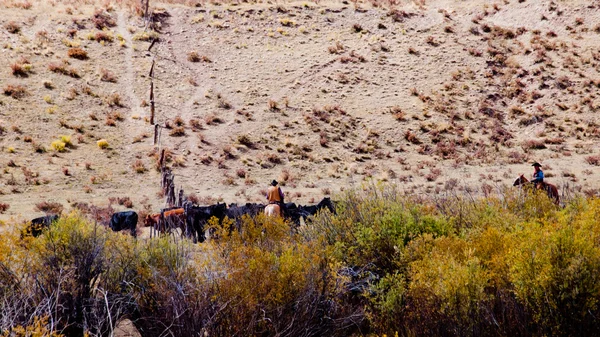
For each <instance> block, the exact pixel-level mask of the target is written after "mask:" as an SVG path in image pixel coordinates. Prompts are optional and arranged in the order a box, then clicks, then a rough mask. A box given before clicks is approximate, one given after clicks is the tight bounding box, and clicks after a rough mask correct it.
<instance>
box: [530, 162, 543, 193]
mask: <svg viewBox="0 0 600 337" xmlns="http://www.w3.org/2000/svg"><path fill="white" fill-rule="evenodd" d="M531 166H533V168H534V170H535V172H534V173H533V180H531V183H532V184H534V185H535V187H536V188H537V189H541V188H542V187H544V172H543V171H542V165H541V164H540V163H538V162H535V163H533V165H531Z"/></svg>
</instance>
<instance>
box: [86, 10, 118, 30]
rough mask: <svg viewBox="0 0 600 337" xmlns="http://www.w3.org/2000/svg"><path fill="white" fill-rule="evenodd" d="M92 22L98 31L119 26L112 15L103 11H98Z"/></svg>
mask: <svg viewBox="0 0 600 337" xmlns="http://www.w3.org/2000/svg"><path fill="white" fill-rule="evenodd" d="M91 21H92V22H93V23H94V25H95V26H96V28H97V29H104V28H110V27H114V26H116V25H117V22H116V21H115V19H113V17H112V16H111V15H110V14H108V13H107V12H105V11H103V10H101V9H99V10H96V12H94V15H93V16H92V18H91Z"/></svg>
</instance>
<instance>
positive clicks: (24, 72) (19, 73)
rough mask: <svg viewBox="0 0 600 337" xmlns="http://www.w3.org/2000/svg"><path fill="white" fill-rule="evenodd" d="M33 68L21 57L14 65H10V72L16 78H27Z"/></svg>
mask: <svg viewBox="0 0 600 337" xmlns="http://www.w3.org/2000/svg"><path fill="white" fill-rule="evenodd" d="M32 68H33V66H32V65H31V62H29V60H28V59H27V58H25V57H21V58H20V59H19V60H17V61H16V62H15V63H13V64H11V65H10V70H11V72H12V74H13V76H16V77H27V76H29V74H30V73H31V71H32Z"/></svg>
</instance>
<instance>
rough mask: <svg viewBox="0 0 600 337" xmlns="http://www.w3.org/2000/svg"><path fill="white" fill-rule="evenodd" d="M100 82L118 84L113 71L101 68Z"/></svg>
mask: <svg viewBox="0 0 600 337" xmlns="http://www.w3.org/2000/svg"><path fill="white" fill-rule="evenodd" d="M100 81H102V82H111V83H117V77H116V76H115V74H114V73H113V72H112V71H110V70H108V69H105V68H100Z"/></svg>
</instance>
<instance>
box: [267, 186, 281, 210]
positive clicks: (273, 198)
mask: <svg viewBox="0 0 600 337" xmlns="http://www.w3.org/2000/svg"><path fill="white" fill-rule="evenodd" d="M278 184H279V183H278V182H277V180H273V181H272V182H271V186H269V188H268V189H267V200H268V201H269V204H277V205H279V208H280V209H281V213H282V214H283V212H284V210H285V204H284V202H283V192H282V191H281V188H280V187H279V186H277V185H278Z"/></svg>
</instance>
